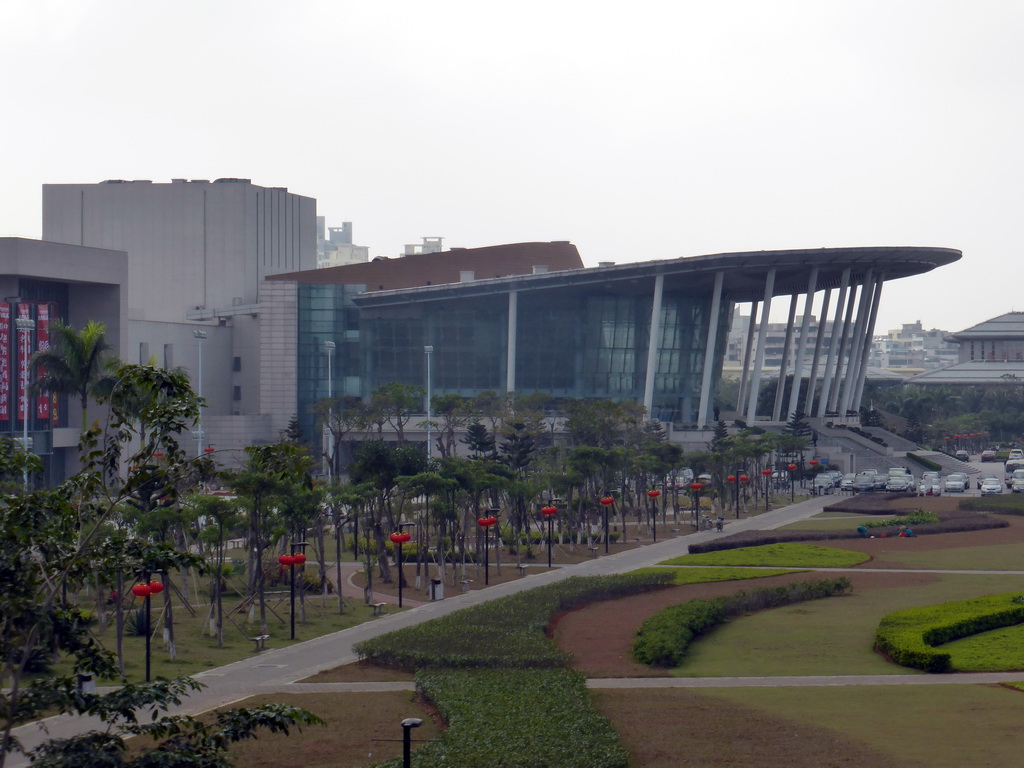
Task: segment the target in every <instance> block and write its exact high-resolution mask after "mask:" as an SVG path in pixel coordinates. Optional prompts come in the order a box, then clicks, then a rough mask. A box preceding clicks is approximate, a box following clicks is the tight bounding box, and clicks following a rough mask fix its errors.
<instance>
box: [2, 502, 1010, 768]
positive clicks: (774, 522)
mask: <svg viewBox="0 0 1024 768" xmlns="http://www.w3.org/2000/svg"><path fill="white" fill-rule="evenodd" d="M832 501H835V497H833V496H819V497H812V498H810V499H808V500H806V501H802V502H798V503H796V504H793V505H790V506H786V507H781V508H779V509H774V510H771V511H769V512H763V513H761V514H759V515H757V516H755V517H750V518H747V519H744V520H727V521H726V528H725V533H724V534H721V533H718V532H717V531H700V532H697V533H691V534H688V535H681V536H678V537H676V538H669V539H665V540H663V541H659V542H657V543H656V544H648V545H644V546H641V547H638V548H635V549H630V550H626V551H624V552H619V553H616V554H612V555H605V556H602V557H599V558H596V559H593V560H587V561H585V562H582V563H579V564H577V565H571V566H565V567H563V568H557V569H554V570H550V571H545V572H543V573H538V574H531V575H530V576H527V577H525V578H521V579H516V580H514V581H508V582H505V583H503V584H497V585H495V586H492V587H488V588H487V589H481V590H474V591H471V592H467V593H465V594H458V595H455V596H452V597H446V598H445V599H444V600H438V601H435V602H428V603H422V604H420V605H417V606H416V607H414V608H412V609H410V610H407V611H402V612H401V613H393V614H387V615H384V616H381V617H380V618H377V619H374V620H372V621H368V622H365V623H363V624H360V625H358V626H355V627H351V628H349V629H345V630H342V631H340V632H335V633H333V634H329V635H323V636H321V637H318V638H314V639H312V640H308V641H306V642H303V643H299V644H297V645H293V646H290V647H287V648H280V649H273V650H268V651H265V652H263V653H261V654H259V655H257V656H251V657H249V658H246V659H243V660H241V661H237V662H234V663H233V664H228V665H226V666H223V667H218V668H216V669H212V670H208V671H205V672H200V673H198V674H196V675H193V676H192V677H193V678H194V679H196V680H198V681H199V682H201V683H203V684H204V685H205V686H207V687H206V688H205V689H204V690H203V691H200V692H197V693H194V694H192V695H190V696H189V697H188V698H187V699H185V701H184V702H183V703H182V705H181V706H180V707H177V708H175V709H174V710H172V712H173V714H188V715H196V714H199V713H202V712H205V711H208V710H210V709H215V708H217V707H223V706H226V705H229V704H232V703H235V702H238V701H240V700H242V699H245V698H247V697H249V696H253V695H257V694H264V693H275V692H282V691H288V692H297V691H300V690H301V691H307V692H313V691H317V690H338V691H357V690H359V691H367V690H408V689H409V688H410V687H411V684H410V683H321V684H316V685H313V684H308V683H301V684H299V683H297V682H296V681H298V680H302V679H305V678H307V677H310V676H312V675H315V674H317V673H318V672H322V671H326V670H328V669H333V668H334V667H337V666H340V665H342V664H347V663H349V662H352V661H356V660H357V658H358V657H357V656H356V654H355V653H354V652H353V650H352V648H353V646H354V645H356V644H357V643H359V642H361V641H363V640H368V639H370V638H373V637H377V636H378V635H382V634H384V633H386V632H391V631H393V630H396V629H401V628H403V627H408V626H412V625H414V624H418V623H421V622H423V621H428V620H430V619H433V618H437V617H439V616H445V615H447V614H449V613H453V612H455V611H458V610H460V609H462V608H467V607H469V606H472V605H477V604H479V603H483V602H485V601H488V600H492V599H494V598H498V597H504V596H505V595H511V594H515V593H517V592H521V591H523V590H526V589H533V588H534V587H539V586H542V585H544V584H550V583H553V582H556V581H561V580H563V579H566V578H569V577H571V576H584V575H586V576H590V575H607V574H615V573H624V572H627V571H632V570H635V569H637V568H643V567H648V566H652V565H655V564H657V563H658V562H660V561H662V560H666V559H668V558H672V557H678V556H680V555H685V554H687V547H688V546H689V545H690V544H692V543H697V542H702V541H707V540H709V539H714V538H716V537H719V536H722V535H728V534H732V533H737V532H740V531H746V530H764V529H771V528H777V527H780V526H784V525H787V524H789V523H792V522H796V521H798V520H802V519H805V518H808V517H811V516H813V515H815V514H817V513H819V512H821V511H822V509H823V508H824V507H825V505H826V504H828V503H831V502H832ZM902 572H904V573H905V572H906V571H902ZM346 580H347V579H346V578H345V577H344V576H343V581H346ZM345 593H346V594H347V595H352V594H353V592H351V591H350V590H349V589H346V590H345ZM361 593H362V590H358V594H360V595H361ZM412 602H413V601H408V603H409V604H410V605H411V604H412ZM954 677H956V676H954V675H943V676H941V677H940V678H936V677H934V676H928V677H925V676H918V675H892V676H886V675H882V676H878V675H875V676H871V679H876V680H880V681H881V682H873V683H867V684H874V685H879V684H898V683H899V682H901V681H902V680H903V679H904V678H906V679H907V680H908V681H912V682H914V683H917V682H919V681H920V682H922V683H923V682H925V681H926V680H934V681H935V682H936V683H943V684H949V683H951V682H952V681H953V680H952V678H954ZM969 677H971V678H972V680H971V681H972V682H980V679H979V678H977V676H973V675H972V676H969ZM813 679H817V680H832V681H836V680H843V679H853V680H856V679H859V678H714V679H713V680H708V681H707V682H706V683H704V684H703V685H704V687H708V686H711V685H726V684H728V683H727V682H723V681H729V680H744V681H746V682H745V683H742V684H745V685H753V684H755V683H754V682H753V681H754V680H761V681H763V682H761V683H760V684H761V685H769V684H773V683H771V682H770V681H772V680H774V681H776V682H775V683H774V684H776V685H796V684H798V683H795V682H778V681H779V680H783V681H791V680H813ZM1006 679H1010V678H1006ZM1018 679H1024V675H1022V676H1021V677H1020V678H1018ZM698 680H699V679H695V678H644V679H642V680H634V681H623V680H594V681H592V683H591V684H592V686H593V687H614V686H618V687H626V686H627V685H629V684H631V685H632V686H634V687H636V686H649V687H662V686H672V685H680V686H682V685H688V686H694V687H697V686H699V685H700V683H699V682H698ZM739 684H741V683H735V685H739ZM805 684H809V683H805ZM818 684H821V685H826V684H828V685H842V684H853V683H840V682H822V683H818ZM324 686H326V687H324ZM392 686H397V687H392ZM42 725H44V726H45V728H46V731H44V730H43V729H42V728H41V727H40V724H37V723H32V724H29V725H25V726H22V727H20V728H17V729H15V735H16V736H17V738H18V739H20V740H21V742H22V744H24V745H25V746H26V748H32V747H33V746H35V745H36V744H38V743H40V742H42V741H45V740H46V739H48V738H58V737H65V738H66V737H69V736H72V735H74V734H76V733H81V732H82V731H83V730H87V729H90V728H96V727H99V725H100V724H99V723H98V721H96V720H94V719H92V718H81V717H76V716H70V715H64V716H59V717H53V718H49V719H48V720H45V721H43V722H42ZM7 765H8V766H9V768H20V766H24V765H28V761H27V760H25V759H24V758H22V757H21V756H18V755H11V756H10V757H8V760H7Z"/></svg>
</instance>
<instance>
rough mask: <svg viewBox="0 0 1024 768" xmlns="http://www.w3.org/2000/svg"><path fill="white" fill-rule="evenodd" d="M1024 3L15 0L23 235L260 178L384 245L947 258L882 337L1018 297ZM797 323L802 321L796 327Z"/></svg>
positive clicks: (11, 157) (996, 308)
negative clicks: (175, 188) (121, 201)
mask: <svg viewBox="0 0 1024 768" xmlns="http://www.w3.org/2000/svg"><path fill="white" fill-rule="evenodd" d="M1022 22H1024V0H1019V1H1018V0H972V1H971V2H968V1H967V0H914V1H911V0H845V1H834V2H833V1H830V0H788V1H784V2H774V1H773V0H742V1H730V0H714V1H713V2H712V1H709V0H697V1H692V0H673V1H670V2H669V1H666V2H644V1H643V0H640V1H639V2H637V1H636V0H634V2H632V3H628V4H627V3H625V2H622V1H621V0H618V1H617V2H605V1H604V0H581V1H579V2H576V1H573V2H558V0H545V1H544V2H534V1H533V0H525V1H522V0H521V1H519V2H515V3H511V2H481V1H480V0H473V1H471V2H462V1H461V0H460V1H458V2H446V1H445V0H435V1H433V2H423V1H422V0H417V1H409V2H406V1H403V0H392V1H390V2H365V0H364V1H363V2H358V3H356V2H345V1H343V0H289V1H288V2H281V0H273V2H271V1H270V0H202V1H201V2H199V1H196V0H177V1H176V2H173V3H171V2H138V0H131V1H127V0H0V99H2V101H0V103H2V104H3V116H2V119H0V153H2V154H0V157H2V158H3V159H2V163H0V235H18V236H24V237H38V236H39V235H40V207H41V186H42V184H44V183H81V182H98V181H102V180H103V179H108V178H125V179H152V180H154V181H169V180H170V179H171V178H175V177H185V178H208V179H215V178H219V177H224V176H228V177H243V178H250V179H252V181H253V182H254V183H256V184H262V185H266V186H284V187H288V188H289V189H290V190H291V191H292V192H295V193H298V194H302V195H308V196H310V197H314V198H316V199H317V200H318V208H319V213H320V214H321V215H325V216H326V217H327V221H328V224H329V225H335V226H336V225H340V224H341V222H342V221H352V222H353V223H354V229H355V240H356V242H357V243H358V244H361V245H368V246H369V247H370V251H371V254H372V255H387V256H395V255H398V254H399V253H400V251H401V249H402V246H403V245H404V244H405V243H416V242H420V238H421V237H423V236H442V237H444V238H445V245H446V246H465V247H476V246H484V245H494V244H498V243H508V242H520V241H532V240H570V241H572V242H573V243H575V244H576V245H577V246H578V247H579V249H580V253H581V254H582V255H583V259H584V261H585V262H586V263H587V264H588V265H593V264H596V263H597V262H598V261H616V262H620V263H621V262H627V261H640V260H646V259H653V258H671V257H678V256H690V255H699V254H705V253H720V252H727V251H736V250H762V249H775V248H804V247H807V248H817V247H822V246H835V247H841V246H867V245H928V246H944V247H951V248H959V249H961V250H962V251H963V252H964V258H963V260H962V261H961V262H959V263H958V264H956V265H953V266H950V267H946V268H943V269H939V270H937V271H935V272H934V273H932V274H930V275H928V276H925V277H918V278H909V279H906V280H899V281H894V282H892V283H888V284H887V285H886V289H885V292H884V295H883V302H882V308H881V311H880V313H879V329H887V328H891V327H895V326H897V325H899V324H900V323H903V322H912V321H915V320H921V321H922V322H923V323H924V324H925V326H926V327H928V328H935V327H937V328H944V329H947V330H960V329H962V328H965V327H967V326H970V325H973V324H975V323H977V322H980V321H982V320H985V319H987V318H989V317H992V316H994V315H997V314H1001V313H1003V312H1006V311H1010V310H1012V309H1019V310H1024V294H1022V292H1021V290H1020V286H1021V284H1022V282H1021V278H1022V277H1024V267H1022V266H1021V264H1022V258H1021V250H1022V247H1021V246H1022V243H1021V240H1022V226H1021V222H1022V221H1024V215H1022V214H1021V211H1020V209H1021V201H1022V195H1021V186H1022V184H1024V100H1022V99H1021V76H1022V73H1024V67H1022V64H1024V45H1022V44H1021V43H1020V40H1021V39H1022V34H1024V23H1022ZM784 311H785V309H784V308H783V312H784Z"/></svg>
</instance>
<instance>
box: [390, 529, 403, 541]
mask: <svg viewBox="0 0 1024 768" xmlns="http://www.w3.org/2000/svg"><path fill="white" fill-rule="evenodd" d="M388 538H389V539H391V543H392V544H401V543H402V534H401V532H399V531H395V532H394V533H392V534H391V535H390V536H389V537H388Z"/></svg>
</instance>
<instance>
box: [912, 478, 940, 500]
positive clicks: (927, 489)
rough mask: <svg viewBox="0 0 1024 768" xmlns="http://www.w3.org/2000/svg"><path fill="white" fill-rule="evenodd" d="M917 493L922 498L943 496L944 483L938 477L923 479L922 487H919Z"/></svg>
mask: <svg viewBox="0 0 1024 768" xmlns="http://www.w3.org/2000/svg"><path fill="white" fill-rule="evenodd" d="M917 492H918V493H919V494H920V495H921V496H941V495H942V481H940V480H939V478H938V477H929V478H923V477H922V478H921V485H920V486H918V490H917Z"/></svg>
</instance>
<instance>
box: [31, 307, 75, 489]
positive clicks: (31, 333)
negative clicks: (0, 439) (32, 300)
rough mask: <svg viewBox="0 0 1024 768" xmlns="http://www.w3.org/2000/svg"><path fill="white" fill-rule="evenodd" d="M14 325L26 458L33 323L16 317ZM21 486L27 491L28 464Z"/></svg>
mask: <svg viewBox="0 0 1024 768" xmlns="http://www.w3.org/2000/svg"><path fill="white" fill-rule="evenodd" d="M14 325H15V327H17V329H18V336H19V339H18V342H19V346H20V347H21V392H20V393H19V396H18V403H19V405H20V404H21V403H24V408H23V409H22V408H19V410H21V412H22V413H21V448H22V450H24V451H25V454H26V456H27V455H28V452H29V451H28V418H29V399H28V358H29V354H28V353H29V350H30V349H31V348H32V328H33V326H34V323H33V322H32V320H31V318H28V317H18V318H15V320H14ZM82 429H83V430H84V429H85V425H84V424H83V425H82ZM21 480H22V484H23V485H24V488H25V491H26V492H27V491H28V463H26V464H25V468H24V469H23V470H22V473H21Z"/></svg>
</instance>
